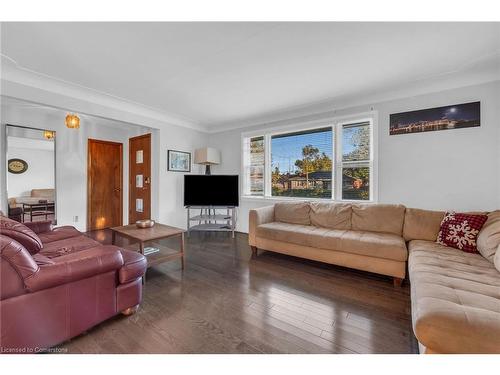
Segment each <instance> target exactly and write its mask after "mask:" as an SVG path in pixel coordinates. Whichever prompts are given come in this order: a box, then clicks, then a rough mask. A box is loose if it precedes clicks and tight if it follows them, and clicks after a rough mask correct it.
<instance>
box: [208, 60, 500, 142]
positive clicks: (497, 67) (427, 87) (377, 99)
mask: <svg viewBox="0 0 500 375" xmlns="http://www.w3.org/2000/svg"><path fill="white" fill-rule="evenodd" d="M496 81H500V64H495V63H493V64H491V65H489V66H487V67H485V68H484V69H480V70H472V71H468V72H451V73H447V74H443V75H439V76H435V77H426V78H425V79H421V80H418V81H413V82H404V83H402V84H401V85H398V86H393V87H388V88H386V90H383V91H373V92H367V93H364V94H361V95H349V96H340V97H337V98H327V99H324V100H321V101H317V102H312V103H308V104H301V105H297V106H292V107H287V108H283V109H280V110H277V111H273V112H269V113H267V114H263V115H260V116H256V117H252V118H242V119H240V120H236V121H230V122H225V123H214V124H206V128H207V132H208V133H210V134H216V133H221V132H226V131H231V130H237V129H242V128H253V127H262V126H272V125H274V124H279V123H280V122H286V121H288V120H291V119H298V118H307V117H308V116H321V114H323V113H333V112H336V111H343V110H347V109H349V108H353V107H360V106H366V107H368V109H367V110H372V109H373V108H375V107H376V106H377V105H380V104H381V103H384V102H389V101H394V100H402V99H407V98H411V97H415V96H419V95H426V94H432V93H436V92H441V91H447V90H453V89H458V88H462V87H468V86H474V85H479V84H485V83H490V82H496Z"/></svg>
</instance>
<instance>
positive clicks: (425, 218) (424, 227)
mask: <svg viewBox="0 0 500 375" xmlns="http://www.w3.org/2000/svg"><path fill="white" fill-rule="evenodd" d="M444 214H445V212H444V211H430V210H421V209H418V208H407V209H406V211H405V221H404V227H403V237H404V238H405V240H406V241H411V240H427V241H436V238H437V236H438V233H439V228H440V226H441V221H442V220H443V218H444Z"/></svg>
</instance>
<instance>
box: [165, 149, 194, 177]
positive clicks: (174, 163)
mask: <svg viewBox="0 0 500 375" xmlns="http://www.w3.org/2000/svg"><path fill="white" fill-rule="evenodd" d="M167 170H168V171H171V172H191V153H190V152H185V151H176V150H168V151H167Z"/></svg>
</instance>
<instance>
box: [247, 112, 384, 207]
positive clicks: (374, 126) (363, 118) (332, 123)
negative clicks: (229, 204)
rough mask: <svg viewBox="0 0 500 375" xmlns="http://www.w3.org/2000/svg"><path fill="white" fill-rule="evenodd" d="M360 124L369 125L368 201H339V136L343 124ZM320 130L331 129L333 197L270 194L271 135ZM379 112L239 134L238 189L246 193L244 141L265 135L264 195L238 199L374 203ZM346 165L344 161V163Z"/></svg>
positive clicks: (340, 165)
mask: <svg viewBox="0 0 500 375" xmlns="http://www.w3.org/2000/svg"><path fill="white" fill-rule="evenodd" d="M360 122H369V123H370V125H371V126H370V132H371V134H370V136H371V138H370V141H371V145H370V146H371V147H370V154H371V155H370V156H371V157H370V161H369V166H370V200H349V199H341V198H342V197H341V194H342V179H341V178H337V175H339V173H340V175H341V170H342V164H343V162H342V141H341V137H340V136H339V134H340V133H341V128H342V126H343V125H346V124H354V123H360ZM321 127H331V128H332V130H333V145H332V147H333V150H334V157H333V158H334V159H335V164H334V167H333V168H332V178H333V181H334V184H333V185H332V197H331V198H330V199H328V198H305V197H282V196H279V197H277V196H272V195H271V184H270V181H271V157H270V156H271V152H272V150H271V137H272V136H273V135H278V134H285V133H293V132H294V131H307V130H313V129H317V128H321ZM378 133H379V132H378V111H370V112H363V113H358V114H354V115H346V116H337V117H328V118H322V119H319V120H314V121H302V122H296V123H293V124H289V125H285V126H277V127H272V128H261V129H258V130H252V131H248V132H242V133H241V145H242V155H241V171H242V172H243V176H244V178H243V179H242V181H241V184H242V186H241V190H240V191H244V192H246V190H245V189H246V186H245V184H246V180H247V176H246V172H245V166H246V165H245V142H246V140H248V139H249V138H253V137H258V136H264V147H265V151H264V195H245V194H243V195H242V196H241V199H242V200H248V201H255V200H257V201H258V200H270V201H294V200H302V201H322V202H324V201H328V200H329V201H336V202H353V203H376V202H378V185H379V180H378ZM344 164H345V162H344Z"/></svg>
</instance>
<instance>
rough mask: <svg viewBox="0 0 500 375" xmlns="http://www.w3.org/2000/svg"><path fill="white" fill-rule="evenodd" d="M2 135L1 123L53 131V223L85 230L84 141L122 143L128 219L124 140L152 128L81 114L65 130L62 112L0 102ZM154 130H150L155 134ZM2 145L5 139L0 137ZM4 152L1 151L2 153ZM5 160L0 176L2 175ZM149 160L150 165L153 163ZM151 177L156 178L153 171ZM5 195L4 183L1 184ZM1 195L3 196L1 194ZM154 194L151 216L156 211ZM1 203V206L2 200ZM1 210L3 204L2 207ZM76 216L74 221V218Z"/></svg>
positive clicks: (85, 178)
mask: <svg viewBox="0 0 500 375" xmlns="http://www.w3.org/2000/svg"><path fill="white" fill-rule="evenodd" d="M1 109H2V112H1V124H2V125H1V126H2V128H3V129H2V138H4V137H5V129H4V128H5V125H6V124H11V125H20V126H27V127H32V128H38V129H48V130H55V131H56V195H57V196H56V207H57V224H58V225H74V226H75V227H76V228H78V229H79V230H82V231H84V230H86V223H87V141H88V139H89V138H93V139H101V140H108V141H114V142H121V143H123V166H124V167H123V181H124V183H123V197H124V199H123V222H124V223H127V222H128V139H129V138H130V137H134V136H137V135H140V134H145V133H148V132H152V129H150V128H146V127H141V126H134V125H131V124H126V123H123V122H119V121H111V120H105V119H101V118H97V117H92V116H88V115H85V116H81V124H80V129H68V128H66V126H65V124H64V116H65V114H66V112H65V111H59V110H56V109H52V108H46V107H39V106H34V105H31V106H29V105H26V106H19V105H2V108H1ZM155 134H156V132H153V137H155ZM2 144H3V145H5V139H2ZM3 153H4V152H3V151H2V154H3ZM5 165H6V164H5V163H3V164H2V175H5ZM154 165H155V164H154V162H153V166H154ZM153 172H154V173H153V176H152V180H153V181H154V180H157V179H158V177H157V175H155V173H156V172H157V171H156V170H153ZM1 190H2V194H5V185H3V186H2V189H1ZM2 198H4V197H2ZM155 198H156V197H155V196H154V193H153V197H152V201H153V203H154V206H153V207H152V209H153V215H155V214H157V212H158V210H157V205H158V203H157V201H154V199H155ZM2 204H3V205H5V202H4V199H2ZM3 210H5V207H4V206H3ZM75 216H78V221H75V220H74V218H75Z"/></svg>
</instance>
